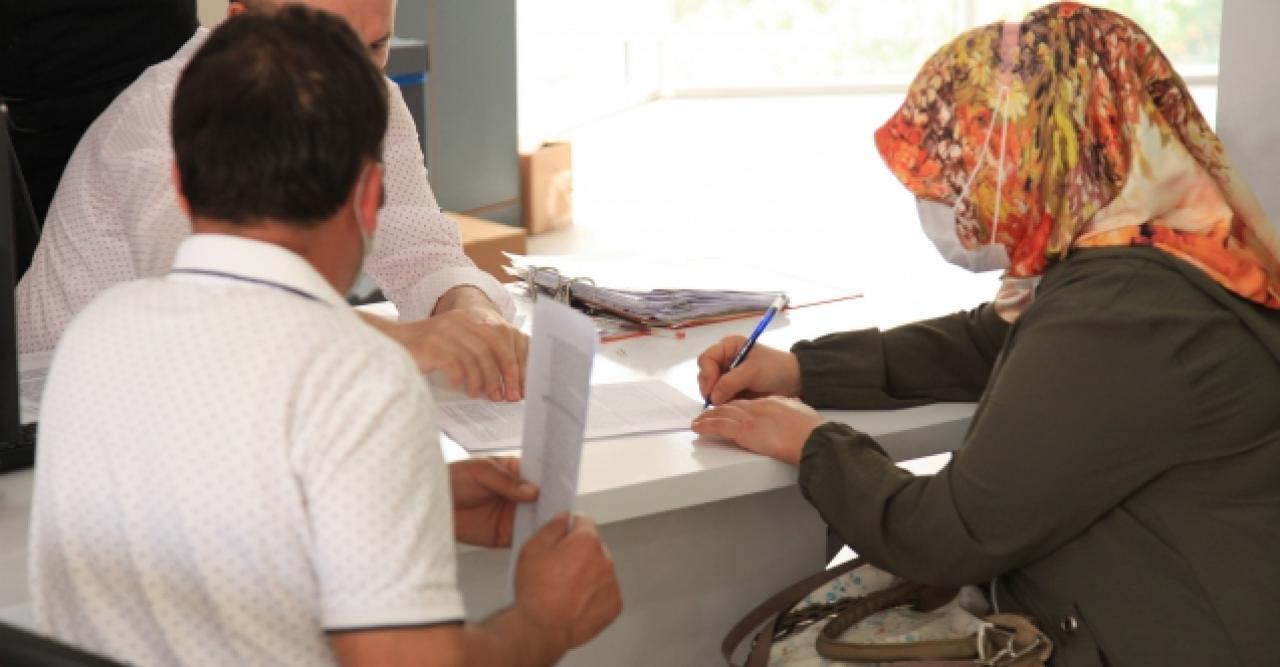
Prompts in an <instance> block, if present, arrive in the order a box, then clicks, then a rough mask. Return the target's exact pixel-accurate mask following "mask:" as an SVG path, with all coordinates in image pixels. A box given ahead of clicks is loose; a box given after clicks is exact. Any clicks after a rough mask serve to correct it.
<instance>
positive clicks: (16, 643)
mask: <svg viewBox="0 0 1280 667" xmlns="http://www.w3.org/2000/svg"><path fill="white" fill-rule="evenodd" d="M0 665H15V666H16V665H21V666H22V667H123V665H122V664H121V663H118V662H115V661H113V660H108V659H106V658H103V657H101V656H97V655H94V654H92V653H88V652H85V651H81V650H80V649H77V648H72V647H70V646H67V645H66V644H60V643H58V642H56V641H54V640H52V639H49V638H47V637H41V636H40V635H37V634H34V633H30V632H27V631H26V630H20V629H18V628H15V627H13V626H12V625H5V624H4V623H0Z"/></svg>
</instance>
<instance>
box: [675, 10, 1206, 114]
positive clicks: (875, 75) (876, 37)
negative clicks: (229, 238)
mask: <svg viewBox="0 0 1280 667" xmlns="http://www.w3.org/2000/svg"><path fill="white" fill-rule="evenodd" d="M1042 4H1044V3H1043V2H1041V1H1039V0H892V1H886V0H675V2H674V10H673V12H672V17H671V23H670V26H669V30H668V31H667V33H666V34H665V35H664V36H663V39H662V47H663V48H662V52H661V53H662V57H663V62H662V76H663V81H662V85H663V87H664V88H665V90H666V91H668V92H670V93H674V94H681V93H686V94H690V93H698V92H715V91H721V92H732V91H734V90H738V91H743V92H750V91H753V90H754V91H777V92H782V91H786V90H793V91H799V90H804V89H848V90H857V89H875V88H883V87H892V86H895V85H896V86H901V85H904V84H905V83H906V82H908V81H909V80H910V79H911V77H912V75H913V74H914V73H915V71H916V69H917V68H918V67H919V65H920V64H921V63H922V62H923V61H924V60H925V59H926V58H927V57H928V56H929V54H930V53H932V52H933V50H934V49H936V48H937V47H938V46H940V45H941V44H943V43H944V42H946V41H947V39H948V38H950V37H951V36H953V35H955V34H958V33H959V32H961V31H963V30H965V29H967V28H970V27H973V26H977V25H982V24H985V23H989V22H991V21H996V20H1001V19H1006V20H1007V19H1018V18H1021V17H1022V16H1024V15H1025V14H1026V13H1027V11H1028V10H1031V9H1034V8H1036V7H1038V6H1040V5H1042ZM1092 4H1094V5H1096V6H1104V7H1108V8H1111V9H1114V10H1117V11H1120V12H1122V13H1124V14H1126V15H1128V16H1130V17H1132V18H1134V19H1135V20H1137V21H1138V22H1139V23H1140V24H1141V25H1142V26H1143V27H1144V28H1146V29H1147V31H1148V32H1150V33H1151V35H1152V36H1153V37H1154V38H1155V40H1156V41H1157V42H1158V43H1159V44H1160V45H1161V47H1162V48H1163V49H1164V50H1165V53H1166V54H1167V55H1168V56H1169V58H1170V59H1171V60H1173V62H1174V63H1175V64H1176V65H1177V66H1178V67H1179V69H1180V70H1181V71H1182V72H1183V74H1184V75H1190V76H1192V77H1193V80H1194V81H1196V82H1198V83H1203V82H1205V78H1206V77H1212V76H1213V75H1215V74H1216V71H1217V69H1216V68H1217V63H1218V42H1219V30H1220V27H1221V23H1222V21H1221V17H1222V0H1096V1H1095V2H1093V3H1092Z"/></svg>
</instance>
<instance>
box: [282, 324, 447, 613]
mask: <svg viewBox="0 0 1280 667" xmlns="http://www.w3.org/2000/svg"><path fill="white" fill-rule="evenodd" d="M379 343H381V341H379ZM389 346H390V343H387V344H386V345H381V344H380V345H377V346H375V347H373V348H372V352H370V353H360V352H358V351H353V350H350V349H346V350H343V351H341V352H337V351H335V352H334V353H332V354H330V355H326V360H325V362H324V363H319V364H316V365H315V367H314V369H313V372H314V373H321V374H323V376H322V378H318V377H310V378H302V379H301V380H300V385H299V386H300V387H303V388H304V389H303V390H302V391H301V392H300V393H299V399H298V401H297V404H298V407H297V408H296V410H297V411H298V414H297V417H296V420H295V426H294V429H295V435H294V436H293V442H294V443H295V445H294V451H293V457H294V468H295V470H296V471H297V475H298V477H299V482H300V484H301V487H302V493H303V494H304V497H305V500H306V507H307V515H308V522H309V527H310V533H311V548H312V554H311V562H312V563H313V566H314V568H315V575H316V579H317V584H318V589H319V592H320V608H321V623H322V625H323V627H324V628H325V629H326V630H351V629H364V628H376V627H396V626H410V625H427V624H436V623H444V622H451V621H458V620H461V619H463V618H464V609H463V602H462V598H461V594H460V593H459V591H458V587H457V574H456V567H457V566H456V557H455V550H454V536H453V518H452V502H451V494H450V491H449V480H448V476H447V471H446V468H445V463H444V460H443V456H442V455H441V451H440V443H439V436H438V432H437V430H436V425H435V423H434V422H433V419H432V415H433V414H434V406H433V405H432V404H431V399H430V394H429V393H428V391H427V389H426V386H425V383H424V382H423V381H422V379H421V376H419V375H418V374H417V372H416V371H415V370H414V367H413V363H412V361H411V360H410V359H409V358H408V356H407V355H406V354H405V353H404V352H403V351H401V350H396V349H387V348H388V347H389ZM345 347H349V346H345ZM378 348H381V349H378Z"/></svg>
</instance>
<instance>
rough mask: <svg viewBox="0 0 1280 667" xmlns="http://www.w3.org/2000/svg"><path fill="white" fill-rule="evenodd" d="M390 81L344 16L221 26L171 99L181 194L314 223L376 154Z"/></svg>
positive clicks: (228, 216)
mask: <svg viewBox="0 0 1280 667" xmlns="http://www.w3.org/2000/svg"><path fill="white" fill-rule="evenodd" d="M386 131H387V89H386V83H385V80H384V79H383V77H382V74H381V73H380V72H379V71H378V69H377V68H376V67H375V66H374V65H373V63H372V62H371V61H370V60H369V54H368V52H367V50H366V49H365V47H364V45H363V44H361V43H360V40H359V39H358V38H357V37H356V35H355V33H354V32H353V31H352V29H351V27H350V26H349V25H348V24H347V22H346V21H345V20H343V19H342V18H340V17H338V16H335V15H333V14H330V13H328V12H324V11H319V10H315V9H310V8H307V7H303V6H289V7H285V8H283V9H279V10H274V11H269V12H257V11H247V12H244V13H242V14H239V15H237V16H234V17H232V18H229V19H227V20H226V21H224V22H223V23H222V25H221V26H219V27H218V28H217V29H216V30H214V31H213V33H212V34H210V35H209V38H208V39H207V40H206V41H205V43H204V45H203V46H202V47H201V48H200V50H199V51H198V52H196V54H195V56H194V57H193V58H192V59H191V62H190V63H188V64H187V67H186V70H184V71H183V73H182V78H181V79H180V80H179V81H178V88H177V91H176V93H175V94H174V98H173V124H172V132H173V148H174V154H175V155H176V158H177V163H178V174H179V176H180V177H181V180H182V191H183V192H182V194H183V195H184V196H185V197H186V199H187V202H188V203H189V205H190V207H191V214H192V215H193V216H198V217H206V218H213V219H217V220H228V221H231V222H234V223H237V224H243V225H253V224H257V223H259V222H261V221H262V220H264V219H274V220H279V221H282V222H287V223H290V224H295V225H298V226H303V227H311V226H315V225H317V224H319V223H320V222H322V221H324V220H326V219H328V218H330V217H332V216H333V215H334V214H335V213H336V212H337V211H338V209H339V208H340V207H341V206H342V204H343V203H345V202H346V201H347V197H348V195H349V193H350V192H351V188H352V187H354V186H355V182H356V179H357V178H358V177H359V176H360V171H361V167H362V165H364V164H365V163H366V162H367V161H369V160H374V161H377V160H380V159H381V155H382V139H383V135H385V134H386Z"/></svg>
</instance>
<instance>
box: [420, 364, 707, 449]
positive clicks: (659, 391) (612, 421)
mask: <svg viewBox="0 0 1280 667" xmlns="http://www.w3.org/2000/svg"><path fill="white" fill-rule="evenodd" d="M530 395H532V394H530ZM436 407H437V411H438V415H437V416H438V421H439V423H440V428H441V430H443V431H444V432H445V433H447V434H448V435H449V437H450V438H453V439H454V440H455V441H457V443H458V444H460V445H462V446H463V447H465V448H466V449H467V450H469V451H476V452H479V451H489V450H494V449H514V448H516V447H519V446H520V436H521V433H522V430H521V428H522V424H523V423H524V414H525V404H524V403H494V402H492V401H489V400H485V399H471V398H457V399H445V400H441V401H440V402H439V403H437V404H436ZM700 412H702V405H701V404H699V403H698V402H697V401H695V400H693V399H692V398H689V397H688V396H686V395H684V394H682V393H680V391H679V390H677V389H676V388H675V387H672V386H671V385H669V384H667V383H665V382H663V381H661V380H638V381H633V382H618V383H614V384H598V385H593V386H592V387H591V401H590V407H589V408H588V410H587V429H586V438H587V439H588V440H590V439H594V438H608V437H615V436H620V435H636V434H639V433H659V432H662V431H680V430H685V429H688V428H689V422H691V421H693V418H694V417H697V416H698V414H699V413H700Z"/></svg>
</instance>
